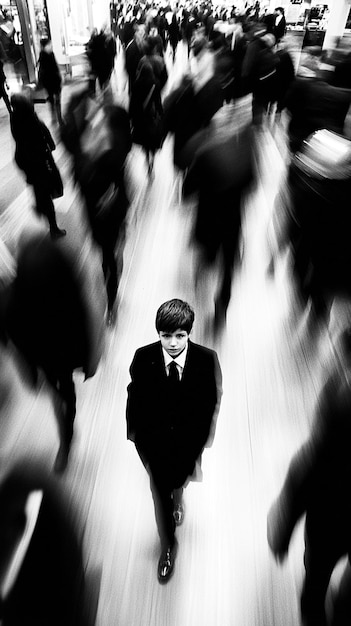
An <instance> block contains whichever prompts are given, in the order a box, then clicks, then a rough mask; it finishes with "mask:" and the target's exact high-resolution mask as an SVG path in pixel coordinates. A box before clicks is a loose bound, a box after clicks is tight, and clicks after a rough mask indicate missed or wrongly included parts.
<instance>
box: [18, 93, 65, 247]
mask: <svg viewBox="0 0 351 626" xmlns="http://www.w3.org/2000/svg"><path fill="white" fill-rule="evenodd" d="M11 104H12V109H13V112H12V116H11V132H12V136H13V138H14V140H15V142H16V149H15V161H16V163H17V165H18V167H19V168H20V169H21V170H23V172H24V173H25V175H26V178H27V183H28V184H29V185H32V187H33V191H34V195H35V201H36V205H35V210H36V212H37V213H38V214H39V215H44V216H45V217H46V219H47V220H48V222H49V227H50V234H51V237H53V238H57V237H62V236H63V235H65V234H66V231H65V230H63V229H60V228H59V227H58V225H57V222H56V215H55V208H54V203H53V198H57V197H60V196H62V195H63V185H62V180H61V176H60V173H59V171H58V169H57V166H56V164H55V161H54V159H53V157H52V154H51V153H52V151H53V150H54V149H55V147H56V146H55V142H54V140H53V138H52V136H51V134H50V131H49V129H48V128H47V127H46V126H45V124H44V122H42V121H41V120H40V119H39V118H38V116H37V115H36V113H35V111H34V105H33V102H32V101H31V100H30V99H29V98H27V97H26V96H25V95H23V94H14V95H13V96H12V97H11Z"/></svg>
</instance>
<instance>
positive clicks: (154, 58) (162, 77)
mask: <svg viewBox="0 0 351 626" xmlns="http://www.w3.org/2000/svg"><path fill="white" fill-rule="evenodd" d="M144 61H148V62H149V63H150V65H151V67H152V71H153V73H154V76H155V78H156V80H157V82H158V87H159V89H160V92H162V89H163V88H164V87H165V85H166V83H167V80H168V71H167V66H166V63H165V60H164V58H163V49H162V54H160V53H159V51H158V44H157V37H153V36H151V35H148V37H147V38H146V45H145V56H143V57H142V59H141V61H140V64H139V66H140V65H141V64H142V63H143V62H144Z"/></svg>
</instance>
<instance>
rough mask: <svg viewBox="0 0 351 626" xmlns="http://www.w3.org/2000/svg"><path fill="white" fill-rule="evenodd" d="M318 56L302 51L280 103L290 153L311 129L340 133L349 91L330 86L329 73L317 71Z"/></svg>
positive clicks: (349, 101) (318, 67)
mask: <svg viewBox="0 0 351 626" xmlns="http://www.w3.org/2000/svg"><path fill="white" fill-rule="evenodd" d="M320 54H321V52H320V51H318V50H315V49H313V48H311V49H307V50H306V49H305V50H304V52H303V55H302V60H301V62H300V68H299V70H298V73H297V76H296V78H295V80H294V81H293V83H292V84H291V87H290V89H289V90H288V92H287V94H286V97H285V99H284V100H283V101H282V109H283V108H286V109H287V110H288V112H289V115H290V121H289V126H288V135H289V146H290V150H291V151H292V152H296V151H297V150H298V149H299V148H300V147H301V145H302V142H303V140H304V139H306V138H307V137H308V136H309V135H310V134H311V133H313V132H314V131H315V130H318V129H323V128H324V129H327V130H331V131H333V132H335V133H339V134H342V133H343V129H344V123H345V118H346V115H347V113H348V110H349V108H350V104H351V91H350V90H349V89H344V88H341V87H335V86H333V85H331V84H330V81H331V79H332V74H331V73H330V72H325V71H323V70H322V69H321V65H320Z"/></svg>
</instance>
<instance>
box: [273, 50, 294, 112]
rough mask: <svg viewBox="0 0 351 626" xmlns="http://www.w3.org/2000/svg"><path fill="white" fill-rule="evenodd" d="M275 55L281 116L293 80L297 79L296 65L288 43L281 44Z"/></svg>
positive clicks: (276, 97) (277, 97)
mask: <svg viewBox="0 0 351 626" xmlns="http://www.w3.org/2000/svg"><path fill="white" fill-rule="evenodd" d="M275 55H276V57H277V59H278V64H277V75H276V92H275V102H276V105H277V106H276V116H278V118H279V116H280V114H281V111H282V109H283V106H284V105H283V103H284V101H285V98H286V94H287V93H288V91H289V89H290V87H291V85H292V84H293V81H294V79H295V67H294V63H293V60H292V56H291V54H290V52H289V50H288V48H287V46H286V45H284V44H281V46H280V47H279V48H277V49H276V50H275Z"/></svg>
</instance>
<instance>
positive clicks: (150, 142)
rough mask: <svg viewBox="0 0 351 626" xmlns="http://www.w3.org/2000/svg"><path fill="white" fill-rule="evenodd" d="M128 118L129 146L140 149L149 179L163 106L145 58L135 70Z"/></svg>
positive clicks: (160, 137)
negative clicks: (129, 122) (134, 145)
mask: <svg viewBox="0 0 351 626" xmlns="http://www.w3.org/2000/svg"><path fill="white" fill-rule="evenodd" d="M129 115H130V119H131V125H132V138H133V142H134V143H136V144H139V145H140V146H141V147H142V148H143V150H144V152H145V155H146V161H147V167H148V173H149V176H151V174H152V172H153V167H154V159H155V153H156V152H157V151H158V150H159V149H160V148H161V146H162V141H163V106H162V101H161V92H160V86H159V81H158V80H157V78H156V77H155V74H154V72H153V69H152V65H151V63H150V62H149V61H148V58H147V57H144V58H143V59H142V60H141V62H140V64H139V66H138V71H137V75H136V78H135V81H134V83H133V86H132V91H131V96H130V103H129Z"/></svg>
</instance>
